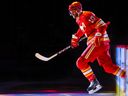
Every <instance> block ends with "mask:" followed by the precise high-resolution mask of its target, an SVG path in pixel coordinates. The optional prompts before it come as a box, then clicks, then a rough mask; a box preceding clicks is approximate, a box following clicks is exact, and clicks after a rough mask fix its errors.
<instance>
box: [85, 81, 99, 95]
mask: <svg viewBox="0 0 128 96" xmlns="http://www.w3.org/2000/svg"><path fill="white" fill-rule="evenodd" d="M101 88H102V86H101V85H100V83H99V81H98V80H97V79H95V80H93V81H92V82H91V83H90V85H89V87H88V88H87V91H88V93H89V94H93V93H95V92H97V91H98V90H100V89H101Z"/></svg>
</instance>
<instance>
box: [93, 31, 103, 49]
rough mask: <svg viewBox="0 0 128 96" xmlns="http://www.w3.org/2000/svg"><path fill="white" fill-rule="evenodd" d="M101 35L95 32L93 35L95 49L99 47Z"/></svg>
mask: <svg viewBox="0 0 128 96" xmlns="http://www.w3.org/2000/svg"><path fill="white" fill-rule="evenodd" d="M101 36H102V34H101V33H100V32H97V33H96V34H95V38H94V44H95V46H96V47H98V46H100V38H101Z"/></svg>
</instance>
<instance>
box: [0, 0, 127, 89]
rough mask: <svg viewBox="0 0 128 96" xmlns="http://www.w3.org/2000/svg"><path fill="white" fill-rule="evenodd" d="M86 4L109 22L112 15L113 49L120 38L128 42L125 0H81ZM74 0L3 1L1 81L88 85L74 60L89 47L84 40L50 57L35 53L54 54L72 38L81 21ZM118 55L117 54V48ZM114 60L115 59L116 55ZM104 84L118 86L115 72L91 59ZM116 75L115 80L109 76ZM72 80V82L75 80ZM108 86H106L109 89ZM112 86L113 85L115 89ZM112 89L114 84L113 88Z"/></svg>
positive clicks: (119, 41)
mask: <svg viewBox="0 0 128 96" xmlns="http://www.w3.org/2000/svg"><path fill="white" fill-rule="evenodd" d="M78 1H80V2H81V3H82V5H83V9H84V10H90V11H93V12H94V13H95V14H96V15H97V16H98V17H101V18H102V19H103V20H104V21H105V22H107V21H110V22H111V24H110V26H109V27H108V34H109V37H110V39H111V43H110V44H111V50H110V52H111V53H114V48H115V46H116V45H119V44H128V34H127V25H128V24H127V21H128V18H127V17H128V16H127V6H126V4H127V3H126V0H121V1H120V0H116V1H115V0H78ZM72 2H73V0H45V1H44V0H36V1H33V0H15V1H13V0H10V1H5V2H4V3H3V5H4V7H3V10H2V12H3V15H2V16H3V17H2V18H1V19H2V20H3V23H2V26H1V29H3V30H2V31H1V36H0V39H1V40H0V43H1V47H0V65H1V66H0V77H1V78H0V82H1V83H3V82H10V81H16V82H17V81H18V82H19V81H20V82H33V81H34V82H53V83H54V82H55V81H57V82H60V83H61V84H63V85H64V83H63V82H68V83H69V84H71V83H70V82H73V81H74V83H73V84H78V85H80V84H81V86H82V87H83V86H84V87H85V88H86V85H88V81H87V80H86V79H85V78H84V77H83V75H82V74H81V72H80V71H79V70H78V69H77V68H76V65H75V62H76V60H77V58H78V57H79V56H80V54H81V53H82V52H83V50H84V49H85V48H86V45H85V42H86V40H84V41H85V42H84V41H83V42H81V43H80V46H79V47H78V48H76V49H71V50H68V51H66V52H65V53H63V54H61V55H59V56H57V57H56V58H54V59H52V60H51V61H49V62H43V61H40V60H38V59H37V58H35V56H34V54H35V53H36V52H39V53H41V54H43V55H44V56H51V55H53V54H54V53H56V52H58V51H59V50H61V49H63V48H65V47H66V46H68V45H69V44H70V39H71V35H72V34H73V33H75V32H76V30H77V28H78V26H77V25H76V23H75V20H74V19H73V18H72V17H70V16H69V14H68V5H69V4H70V3H72ZM112 56H114V54H112ZM113 61H114V59H113ZM91 66H92V67H93V70H94V72H95V74H96V75H97V78H98V79H99V81H100V82H101V83H102V85H104V86H105V88H107V87H106V86H107V85H109V86H111V88H114V86H115V84H111V83H112V82H114V77H113V76H112V75H111V74H107V73H105V72H104V70H103V69H102V68H101V67H99V65H98V64H97V61H95V62H94V64H91ZM110 81H111V82H110ZM73 84H72V86H73ZM105 90H106V89H105ZM110 90H111V89H110ZM112 90H113V89H112Z"/></svg>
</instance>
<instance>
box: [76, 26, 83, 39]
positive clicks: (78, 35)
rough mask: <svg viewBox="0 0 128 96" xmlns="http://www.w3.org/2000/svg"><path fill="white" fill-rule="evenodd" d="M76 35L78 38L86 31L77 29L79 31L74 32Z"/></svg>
mask: <svg viewBox="0 0 128 96" xmlns="http://www.w3.org/2000/svg"><path fill="white" fill-rule="evenodd" d="M74 35H75V36H76V37H78V38H81V37H82V36H83V35H84V33H83V32H82V31H81V29H80V28H79V29H78V30H77V32H76V33H75V34H74Z"/></svg>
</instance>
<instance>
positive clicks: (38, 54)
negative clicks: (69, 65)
mask: <svg viewBox="0 0 128 96" xmlns="http://www.w3.org/2000/svg"><path fill="white" fill-rule="evenodd" d="M85 38H86V37H85V36H84V37H82V38H81V39H80V40H79V42H81V41H82V40H84V39H85ZM70 48H71V45H69V46H67V47H65V48H64V49H62V50H60V51H59V52H57V53H55V54H54V55H52V56H50V57H45V56H43V55H41V54H40V53H35V57H36V58H38V59H40V60H42V61H49V60H51V59H52V58H54V57H56V56H57V55H59V54H61V53H63V52H65V51H66V50H68V49H70Z"/></svg>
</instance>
